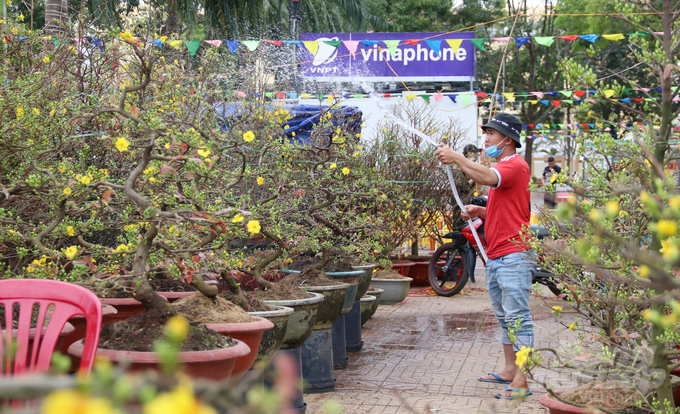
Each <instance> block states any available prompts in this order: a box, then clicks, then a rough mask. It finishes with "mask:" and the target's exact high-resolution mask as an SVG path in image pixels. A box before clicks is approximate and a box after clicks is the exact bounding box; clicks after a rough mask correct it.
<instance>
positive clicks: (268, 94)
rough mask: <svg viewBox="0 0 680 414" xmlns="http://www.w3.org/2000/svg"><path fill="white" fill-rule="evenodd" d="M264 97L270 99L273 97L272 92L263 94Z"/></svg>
mask: <svg viewBox="0 0 680 414" xmlns="http://www.w3.org/2000/svg"><path fill="white" fill-rule="evenodd" d="M264 96H266V97H267V98H271V97H272V96H274V92H265V93H264Z"/></svg>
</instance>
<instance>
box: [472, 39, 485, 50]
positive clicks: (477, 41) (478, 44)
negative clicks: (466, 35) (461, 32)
mask: <svg viewBox="0 0 680 414" xmlns="http://www.w3.org/2000/svg"><path fill="white" fill-rule="evenodd" d="M487 40H488V39H470V42H472V44H473V45H475V47H476V48H477V49H479V50H481V51H482V52H486V49H484V43H486V41H487Z"/></svg>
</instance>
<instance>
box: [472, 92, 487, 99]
mask: <svg viewBox="0 0 680 414" xmlns="http://www.w3.org/2000/svg"><path fill="white" fill-rule="evenodd" d="M475 95H476V96H478V97H480V98H482V99H484V98H486V97H487V96H489V94H488V93H486V92H477V93H476V94H475Z"/></svg>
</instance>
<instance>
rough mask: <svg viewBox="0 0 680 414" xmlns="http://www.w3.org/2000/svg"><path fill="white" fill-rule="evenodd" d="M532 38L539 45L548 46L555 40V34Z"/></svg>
mask: <svg viewBox="0 0 680 414" xmlns="http://www.w3.org/2000/svg"><path fill="white" fill-rule="evenodd" d="M534 40H535V41H536V43H538V44H539V45H542V46H547V47H550V46H552V44H553V43H554V42H555V36H536V37H534Z"/></svg>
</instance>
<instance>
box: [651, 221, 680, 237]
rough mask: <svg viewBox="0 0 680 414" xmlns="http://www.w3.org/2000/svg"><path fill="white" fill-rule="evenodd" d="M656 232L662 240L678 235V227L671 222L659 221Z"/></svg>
mask: <svg viewBox="0 0 680 414" xmlns="http://www.w3.org/2000/svg"><path fill="white" fill-rule="evenodd" d="M656 232H657V233H658V234H659V236H660V237H663V238H666V237H670V236H675V235H676V234H678V225H677V224H676V223H675V222H674V221H671V220H659V222H658V223H656Z"/></svg>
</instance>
